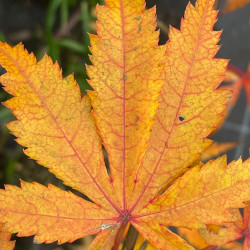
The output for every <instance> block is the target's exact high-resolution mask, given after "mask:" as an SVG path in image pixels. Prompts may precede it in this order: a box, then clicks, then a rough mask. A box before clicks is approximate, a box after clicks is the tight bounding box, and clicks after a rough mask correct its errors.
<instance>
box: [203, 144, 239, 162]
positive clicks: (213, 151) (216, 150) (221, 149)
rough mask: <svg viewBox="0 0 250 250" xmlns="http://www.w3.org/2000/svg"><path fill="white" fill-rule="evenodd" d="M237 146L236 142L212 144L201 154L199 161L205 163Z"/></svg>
mask: <svg viewBox="0 0 250 250" xmlns="http://www.w3.org/2000/svg"><path fill="white" fill-rule="evenodd" d="M237 145H238V143H236V142H224V143H218V142H214V143H213V144H211V145H210V146H209V147H208V148H207V149H205V151H203V152H202V154H201V160H202V161H206V160H209V159H211V158H214V157H217V156H219V155H220V154H223V153H226V152H227V151H228V150H231V149H233V148H235V147H236V146H237Z"/></svg>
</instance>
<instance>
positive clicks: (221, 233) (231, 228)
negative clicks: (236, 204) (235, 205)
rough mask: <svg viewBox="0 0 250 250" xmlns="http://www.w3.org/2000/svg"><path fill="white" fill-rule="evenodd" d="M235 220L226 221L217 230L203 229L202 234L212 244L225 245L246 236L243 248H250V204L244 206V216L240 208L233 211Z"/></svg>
mask: <svg viewBox="0 0 250 250" xmlns="http://www.w3.org/2000/svg"><path fill="white" fill-rule="evenodd" d="M231 213H232V216H234V218H235V219H234V222H231V223H226V224H225V225H224V226H223V227H219V228H218V230H217V232H213V231H211V230H201V236H202V237H203V238H204V239H205V240H206V242H207V243H208V244H210V245H214V246H223V245H225V244H227V243H229V242H234V241H236V240H238V239H240V238H244V243H243V250H247V249H249V248H250V206H249V204H248V206H246V207H245V208H244V212H243V216H242V215H241V213H240V211H239V210H238V209H235V210H233V211H231Z"/></svg>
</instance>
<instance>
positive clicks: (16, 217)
mask: <svg viewBox="0 0 250 250" xmlns="http://www.w3.org/2000/svg"><path fill="white" fill-rule="evenodd" d="M21 184H22V185H21V188H19V187H15V186H11V185H7V186H6V189H5V190H0V217H1V221H3V222H6V224H5V229H6V230H7V231H9V232H12V233H16V232H18V236H30V235H36V236H35V240H36V241H37V242H39V243H42V242H46V243H51V242H54V241H58V243H59V244H61V243H64V242H67V241H70V242H72V241H74V240H76V239H78V238H81V237H84V236H85V235H90V234H95V233H98V232H101V231H102V230H104V229H107V228H112V229H114V228H116V227H117V226H118V225H116V224H113V223H115V221H116V220H117V218H114V213H112V212H109V211H107V210H104V209H102V208H101V207H99V206H97V205H96V204H94V203H91V202H88V201H86V200H84V199H82V198H80V197H78V196H76V195H74V194H73V193H71V192H66V191H63V190H61V189H59V188H57V187H55V186H53V185H49V187H48V188H47V187H45V186H43V185H40V184H38V183H28V182H21Z"/></svg>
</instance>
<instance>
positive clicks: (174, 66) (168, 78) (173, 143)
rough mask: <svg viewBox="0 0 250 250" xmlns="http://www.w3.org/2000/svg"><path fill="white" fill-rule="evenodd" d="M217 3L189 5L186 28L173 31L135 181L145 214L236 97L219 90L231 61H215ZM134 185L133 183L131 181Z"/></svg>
mask: <svg viewBox="0 0 250 250" xmlns="http://www.w3.org/2000/svg"><path fill="white" fill-rule="evenodd" d="M213 5H214V1H211V0H200V1H197V3H196V7H194V6H192V5H191V3H190V4H188V6H187V10H186V12H185V18H184V19H183V20H182V22H181V30H180V31H179V30H177V29H174V28H172V27H171V29H170V34H169V38H170V42H169V43H167V52H166V59H165V60H166V65H165V71H164V81H165V82H164V85H163V89H162V92H161V97H160V106H159V109H158V112H157V114H156V116H155V124H154V126H153V129H152V134H151V137H150V140H149V146H148V148H147V151H146V153H145V156H144V158H143V162H142V164H141V166H140V167H139V169H138V171H137V172H136V173H135V176H134V178H135V179H134V180H133V183H131V186H132V187H133V188H131V189H130V190H131V193H130V196H132V198H129V200H130V204H131V205H130V206H131V207H132V208H131V210H134V209H135V210H136V211H138V210H140V209H141V208H142V207H143V206H147V204H148V203H149V202H150V201H151V200H152V199H153V198H154V196H155V195H156V194H157V193H158V192H160V191H161V189H162V188H163V187H164V186H165V185H167V184H168V183H170V182H171V181H172V180H173V179H174V178H176V177H177V176H178V175H180V174H182V173H183V172H184V171H185V170H186V168H187V167H188V166H190V165H191V164H192V162H194V161H195V160H197V159H198V158H199V156H200V153H201V152H202V151H204V149H205V148H206V147H208V146H209V145H210V143H211V141H209V140H207V139H205V138H206V137H207V136H208V135H209V134H210V133H211V132H212V131H213V130H214V129H215V128H216V126H217V125H218V124H219V123H220V121H221V120H222V119H223V116H224V115H223V114H222V112H223V111H224V109H225V106H224V104H225V103H226V102H227V100H228V99H229V97H230V95H231V93H230V91H227V90H219V89H216V88H217V87H218V85H219V84H220V83H221V81H222V80H223V78H224V73H225V70H226V66H227V64H228V61H227V60H225V59H218V58H214V56H215V55H216V53H217V51H218V49H219V46H218V45H217V43H218V41H219V38H220V34H221V32H218V31H213V30H212V29H213V26H214V24H215V22H216V20H217V11H215V10H214V9H213ZM131 182H132V181H131Z"/></svg>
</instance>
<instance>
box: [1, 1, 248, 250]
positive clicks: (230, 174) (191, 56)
mask: <svg viewBox="0 0 250 250" xmlns="http://www.w3.org/2000/svg"><path fill="white" fill-rule="evenodd" d="M213 5H214V1H211V0H199V1H197V3H196V6H195V7H194V6H192V5H191V4H189V5H188V6H187V10H186V12H185V19H183V20H182V23H181V30H180V31H179V30H176V29H174V28H170V35H169V37H170V42H168V43H167V46H166V52H165V46H158V36H159V32H157V31H155V27H156V22H155V21H156V18H155V8H153V9H149V10H145V1H144V0H135V1H131V0H120V1H118V0H106V5H105V6H98V7H97V18H98V22H97V32H98V35H97V36H94V35H91V36H90V40H91V52H92V56H91V61H92V63H93V65H91V66H88V67H87V70H88V75H89V77H90V85H91V86H92V87H93V89H94V91H89V92H88V96H85V97H83V98H82V97H81V94H80V89H79V87H78V85H77V84H76V82H75V81H74V77H73V76H72V75H70V76H68V77H66V78H62V73H61V70H60V69H59V67H58V64H57V63H56V64H53V62H52V60H51V59H50V58H49V57H48V56H46V55H45V56H44V57H43V58H42V60H40V61H39V62H37V61H36V59H35V57H34V55H33V54H29V53H28V52H27V51H26V50H24V48H23V46H22V45H21V44H19V45H17V46H15V47H13V48H12V47H11V46H9V45H7V44H3V43H0V64H1V65H2V66H3V67H4V68H5V69H6V71H7V73H5V74H4V75H2V76H1V78H0V81H1V82H2V83H3V85H4V87H5V90H6V91H7V92H9V93H10V94H12V95H13V96H14V97H13V98H12V99H10V100H8V101H7V102H6V103H5V105H6V106H7V107H9V108H11V109H12V112H13V114H14V115H15V116H16V117H17V120H16V121H14V122H11V123H10V124H9V125H8V128H9V129H10V130H11V132H12V133H13V134H14V135H15V136H16V137H17V142H18V143H20V144H21V145H22V146H24V147H26V149H25V150H24V152H25V154H27V155H28V156H29V157H30V158H32V159H35V160H36V161H37V162H38V163H39V164H41V165H44V166H45V167H47V168H48V169H49V171H50V172H52V173H53V174H55V175H56V176H57V177H58V178H60V179H61V180H62V181H63V182H64V183H65V184H66V185H68V186H70V187H72V188H74V189H75V190H78V191H80V192H81V193H83V194H85V195H86V196H88V198H89V199H90V201H89V200H87V199H84V198H80V197H79V196H77V195H75V194H73V193H72V192H67V191H63V190H61V189H59V188H57V187H55V186H53V185H49V186H48V187H45V186H43V185H40V184H38V183H27V182H23V181H22V182H21V188H19V187H16V186H11V185H7V186H6V188H5V190H0V221H1V222H3V223H5V227H4V228H5V230H6V231H7V232H10V233H15V232H18V236H29V235H35V240H36V241H37V242H38V243H42V242H46V243H50V242H53V241H58V243H59V244H60V243H64V242H67V241H70V242H71V241H74V240H76V239H78V238H81V237H84V236H86V235H91V234H98V235H97V237H96V238H95V240H94V241H93V243H92V245H91V246H90V249H111V248H112V247H113V246H114V249H118V248H119V245H120V242H121V241H122V238H123V235H124V231H125V230H126V228H128V225H129V224H132V225H133V226H134V227H135V228H136V229H137V230H138V231H139V232H140V234H141V235H142V237H144V238H145V239H147V240H148V241H149V242H150V243H151V244H152V246H153V247H157V248H158V249H175V248H176V247H177V248H178V247H181V249H193V248H192V247H191V246H190V245H188V244H187V243H186V242H185V240H183V239H182V238H181V237H179V236H178V235H176V234H174V233H173V232H172V231H170V230H169V229H168V228H167V227H166V226H175V227H186V228H191V229H192V228H193V229H205V228H206V224H215V225H223V223H225V222H227V223H230V222H232V216H231V213H230V211H229V209H233V208H240V207H244V206H245V204H244V202H246V201H248V200H250V188H249V186H250V182H249V178H250V159H248V160H247V161H245V162H244V163H242V161H241V160H238V161H237V162H232V163H231V164H229V165H228V166H227V162H226V157H221V158H219V159H217V160H215V161H210V162H208V163H207V164H205V165H204V166H202V167H200V166H199V165H196V166H194V167H192V168H191V169H189V167H190V165H191V164H194V162H196V161H197V160H198V159H199V158H200V154H201V152H203V151H204V149H205V148H207V147H208V146H209V145H210V144H211V140H208V139H206V137H207V136H208V135H209V134H211V132H212V131H213V130H214V129H216V126H217V125H218V124H219V123H220V122H221V121H222V120H223V119H224V110H225V108H226V103H227V100H228V98H229V97H230V91H227V90H221V89H217V87H218V86H219V84H220V83H221V81H222V80H223V78H224V73H225V69H226V67H227V63H228V60H224V59H217V58H216V59H215V58H214V56H215V55H216V53H217V51H218V49H219V46H218V45H217V43H218V41H219V38H220V34H221V32H215V31H213V26H214V23H215V22H216V18H217V11H215V10H213ZM102 146H104V147H105V149H106V150H107V153H108V160H109V166H108V170H107V169H106V166H105V163H104V157H103V149H102ZM180 176H181V177H180ZM163 190H164V191H163Z"/></svg>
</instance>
